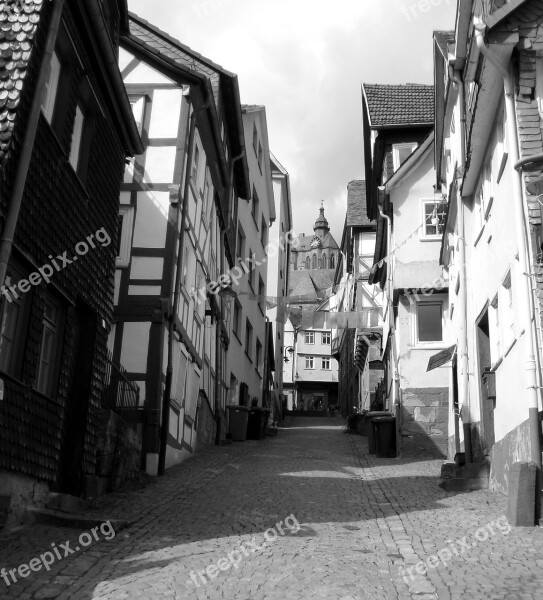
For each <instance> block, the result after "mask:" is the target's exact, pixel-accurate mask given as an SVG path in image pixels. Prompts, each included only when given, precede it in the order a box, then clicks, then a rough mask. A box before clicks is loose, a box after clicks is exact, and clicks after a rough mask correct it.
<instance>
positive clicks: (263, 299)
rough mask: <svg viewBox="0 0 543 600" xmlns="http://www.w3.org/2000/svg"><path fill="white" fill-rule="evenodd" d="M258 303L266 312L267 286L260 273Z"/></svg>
mask: <svg viewBox="0 0 543 600" xmlns="http://www.w3.org/2000/svg"><path fill="white" fill-rule="evenodd" d="M258 305H259V306H260V309H261V310H262V312H266V287H265V285H264V282H263V281H262V277H260V275H259V276H258Z"/></svg>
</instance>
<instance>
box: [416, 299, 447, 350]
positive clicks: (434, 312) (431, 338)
mask: <svg viewBox="0 0 543 600" xmlns="http://www.w3.org/2000/svg"><path fill="white" fill-rule="evenodd" d="M441 341H443V303H442V302H418V303H417V342H420V343H427V342H441Z"/></svg>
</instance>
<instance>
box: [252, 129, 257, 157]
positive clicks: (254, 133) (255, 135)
mask: <svg viewBox="0 0 543 600" xmlns="http://www.w3.org/2000/svg"><path fill="white" fill-rule="evenodd" d="M253 148H254V151H255V154H256V155H257V156H258V130H257V128H256V123H253Z"/></svg>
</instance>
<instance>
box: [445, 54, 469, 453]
mask: <svg viewBox="0 0 543 600" xmlns="http://www.w3.org/2000/svg"><path fill="white" fill-rule="evenodd" d="M449 76H450V78H451V81H453V82H454V83H455V84H456V86H457V87H458V103H459V107H460V156H461V157H462V161H463V160H464V159H465V156H466V129H465V125H466V108H465V98H464V83H463V81H462V72H461V71H455V70H454V68H453V67H452V66H451V67H449ZM462 166H463V165H462ZM456 202H457V207H458V241H459V244H458V262H459V267H460V269H459V275H460V297H459V300H460V302H459V305H458V309H457V310H458V322H459V323H460V332H459V333H460V335H459V336H458V358H459V361H458V362H459V367H460V385H459V386H458V390H459V392H460V394H459V395H460V398H459V401H460V402H459V404H460V406H462V407H463V406H465V407H466V409H467V410H466V411H465V413H464V411H463V412H462V425H463V429H464V452H465V456H466V463H471V462H473V445H472V439H471V406H470V397H469V378H468V377H469V376H468V368H469V367H468V327H467V323H468V321H467V306H468V288H467V281H468V278H467V269H466V237H465V211H464V202H463V201H462V198H461V196H460V194H459V193H457V198H456ZM457 418H458V417H457V416H456V415H455V419H457Z"/></svg>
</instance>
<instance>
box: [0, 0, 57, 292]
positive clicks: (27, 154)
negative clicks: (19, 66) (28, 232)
mask: <svg viewBox="0 0 543 600" xmlns="http://www.w3.org/2000/svg"><path fill="white" fill-rule="evenodd" d="M64 2H65V0H57V2H55V5H54V7H53V13H52V15H51V23H50V24H49V32H48V33H47V39H46V41H45V48H44V49H43V56H42V59H41V65H40V71H39V74H38V80H37V81H36V87H35V92H34V98H33V99H32V106H31V108H30V114H29V115H28V120H27V125H26V131H25V134H24V140H23V143H22V146H21V155H20V157H19V164H18V166H17V173H16V175H15V182H14V184H13V190H12V192H11V198H10V200H9V204H8V206H9V208H8V214H7V215H6V221H5V223H4V229H3V231H2V238H1V240H0V285H4V282H5V279H6V273H7V269H8V263H9V257H10V256H11V249H12V247H13V239H14V237H15V229H16V227H17V221H18V219H19V213H20V211H21V205H22V203H23V194H24V189H25V183H26V178H27V175H28V169H29V168H30V160H31V157H32V150H33V149H34V140H35V138H36V131H37V130H38V123H39V120H40V112H41V104H42V99H43V90H44V89H45V86H46V85H47V80H48V79H49V72H50V70H51V60H52V58H53V51H54V49H55V42H56V39H57V34H58V30H59V28H60V20H61V16H62V9H63V7H64ZM34 52H35V49H34Z"/></svg>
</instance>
